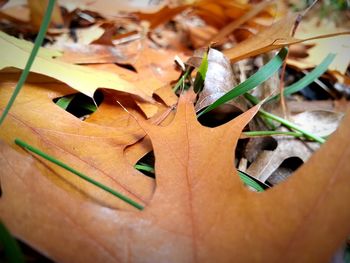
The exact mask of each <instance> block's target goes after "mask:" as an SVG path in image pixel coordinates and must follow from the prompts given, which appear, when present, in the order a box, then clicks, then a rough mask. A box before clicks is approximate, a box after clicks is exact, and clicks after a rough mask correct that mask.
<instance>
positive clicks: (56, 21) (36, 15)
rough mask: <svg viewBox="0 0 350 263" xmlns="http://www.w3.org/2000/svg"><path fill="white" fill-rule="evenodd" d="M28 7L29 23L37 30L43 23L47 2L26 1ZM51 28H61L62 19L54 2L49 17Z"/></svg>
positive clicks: (42, 0) (46, 0) (45, 0)
mask: <svg viewBox="0 0 350 263" xmlns="http://www.w3.org/2000/svg"><path fill="white" fill-rule="evenodd" d="M27 3H28V7H29V10H30V22H31V24H32V25H33V26H34V27H35V28H36V29H39V28H40V26H41V23H42V21H43V18H44V15H45V12H46V8H47V5H48V3H49V1H48V0H27ZM50 24H51V26H53V27H63V18H62V14H61V10H60V7H59V6H58V3H57V2H56V3H55V5H54V8H53V11H52V15H51V22H50Z"/></svg>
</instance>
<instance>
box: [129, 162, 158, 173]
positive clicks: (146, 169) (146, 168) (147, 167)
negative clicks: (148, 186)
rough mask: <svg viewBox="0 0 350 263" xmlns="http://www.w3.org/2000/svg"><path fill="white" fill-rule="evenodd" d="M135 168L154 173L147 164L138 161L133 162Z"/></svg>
mask: <svg viewBox="0 0 350 263" xmlns="http://www.w3.org/2000/svg"><path fill="white" fill-rule="evenodd" d="M134 167H135V169H137V170H139V171H145V172H149V173H153V174H154V172H155V171H154V168H153V167H152V166H150V165H148V164H145V163H139V164H135V166H134Z"/></svg>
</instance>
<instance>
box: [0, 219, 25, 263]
mask: <svg viewBox="0 0 350 263" xmlns="http://www.w3.org/2000/svg"><path fill="white" fill-rule="evenodd" d="M0 246H2V248H3V251H4V253H5V257H6V262H9V263H24V257H23V254H22V251H21V249H20V247H19V245H18V243H17V241H16V239H15V238H14V237H13V236H12V235H11V234H10V232H9V231H8V230H7V228H6V227H5V225H4V224H3V223H2V222H0Z"/></svg>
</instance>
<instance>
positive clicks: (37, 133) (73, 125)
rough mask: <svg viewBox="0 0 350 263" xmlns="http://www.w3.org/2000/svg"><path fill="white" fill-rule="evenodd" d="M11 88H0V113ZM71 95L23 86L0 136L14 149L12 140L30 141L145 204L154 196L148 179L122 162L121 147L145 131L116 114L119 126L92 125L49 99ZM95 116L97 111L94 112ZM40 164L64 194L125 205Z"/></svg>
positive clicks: (60, 88)
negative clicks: (45, 168)
mask: <svg viewBox="0 0 350 263" xmlns="http://www.w3.org/2000/svg"><path fill="white" fill-rule="evenodd" d="M14 86H15V85H14V84H11V83H9V84H4V83H3V84H2V85H1V88H0V97H1V98H2V99H1V101H0V109H1V110H3V109H4V107H5V105H6V103H7V101H8V100H9V97H10V95H11V94H12V92H13V89H14ZM72 93H74V91H73V90H72V89H70V88H68V87H67V86H65V85H60V84H57V83H55V84H48V83H45V84H39V83H37V84H28V85H25V86H24V88H23V89H22V91H21V93H20V94H19V96H18V97H17V99H16V103H15V104H14V106H13V108H12V109H11V111H10V113H9V116H8V118H7V119H6V120H5V122H4V124H3V126H2V127H1V130H0V137H1V138H2V139H3V140H5V141H6V142H7V143H8V144H10V145H14V139H15V138H16V137H18V138H21V139H23V140H24V141H28V142H31V143H32V144H33V146H35V147H37V148H40V149H42V150H43V151H44V152H47V153H48V154H50V155H52V156H56V157H57V158H60V159H61V161H63V162H65V163H67V164H68V165H70V166H72V167H75V168H76V169H77V170H79V171H81V172H83V173H86V174H88V175H90V176H91V177H92V178H93V179H95V180H98V181H100V182H102V183H104V184H106V185H109V186H110V187H112V188H115V189H116V190H117V191H120V192H121V193H123V194H124V195H127V196H129V197H131V198H133V199H135V200H137V201H138V202H140V203H147V202H148V200H149V198H150V197H151V194H152V192H153V187H154V183H153V180H152V179H150V178H148V177H145V176H143V175H142V174H141V173H139V172H138V171H136V170H135V169H134V168H133V166H132V164H130V163H129V162H128V161H127V160H125V158H124V149H125V147H126V146H128V145H131V144H134V143H136V142H137V141H139V140H140V139H142V138H143V137H144V136H145V133H144V131H143V130H142V129H140V127H139V126H138V125H137V124H136V123H135V121H134V120H133V119H132V118H131V120H130V116H128V113H126V112H125V114H124V116H121V115H120V114H119V116H118V122H114V126H113V127H111V126H109V125H100V123H96V122H95V123H93V120H91V122H87V121H81V120H79V119H78V118H76V117H75V116H73V115H71V114H70V113H68V112H66V111H64V110H63V109H61V108H60V107H59V106H57V105H56V104H55V103H54V102H53V101H52V100H53V99H54V98H58V97H62V96H65V95H67V94H72ZM121 101H122V102H123V99H122V100H121ZM105 103H108V101H107V102H105ZM114 103H115V104H117V103H116V102H114ZM126 106H128V105H126ZM116 107H118V106H116ZM103 108H104V107H102V110H103ZM98 112H99V110H98V111H97V112H96V113H98ZM122 112H124V111H122ZM134 114H136V113H134ZM100 119H102V118H100ZM123 119H124V121H123ZM100 121H102V120H100ZM117 125H118V126H117ZM44 163H45V165H47V167H50V169H51V174H52V172H54V174H53V175H52V180H53V181H55V183H57V184H59V185H64V186H63V188H65V189H68V192H73V193H75V194H77V193H78V195H81V194H82V193H83V194H84V195H86V196H87V197H88V198H89V199H91V200H95V201H96V202H98V203H100V204H103V205H105V206H108V207H115V208H123V207H124V208H125V207H128V206H127V205H126V204H125V203H124V202H122V201H120V200H118V199H116V198H110V196H109V195H108V194H106V193H104V192H103V191H100V190H96V188H95V187H93V186H91V185H88V184H85V183H82V182H81V180H79V179H77V178H75V177H74V176H72V175H71V174H70V173H68V172H65V171H62V169H61V168H58V167H57V166H55V165H53V164H51V163H49V162H44ZM55 174H56V175H55ZM57 175H59V176H57Z"/></svg>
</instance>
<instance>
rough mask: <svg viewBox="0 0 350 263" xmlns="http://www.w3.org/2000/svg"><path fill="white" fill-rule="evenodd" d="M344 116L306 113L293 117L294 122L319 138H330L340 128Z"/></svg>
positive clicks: (341, 114)
mask: <svg viewBox="0 0 350 263" xmlns="http://www.w3.org/2000/svg"><path fill="white" fill-rule="evenodd" d="M343 116H344V114H343V113H340V112H333V111H325V110H318V111H305V112H303V113H299V114H297V115H294V116H292V122H293V123H295V124H296V125H298V126H299V127H302V128H303V129H305V130H306V131H309V132H311V133H313V134H315V135H317V136H320V137H322V136H329V135H330V134H332V133H333V132H334V131H335V130H336V129H337V128H338V126H339V124H340V122H341V120H342V118H343Z"/></svg>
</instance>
